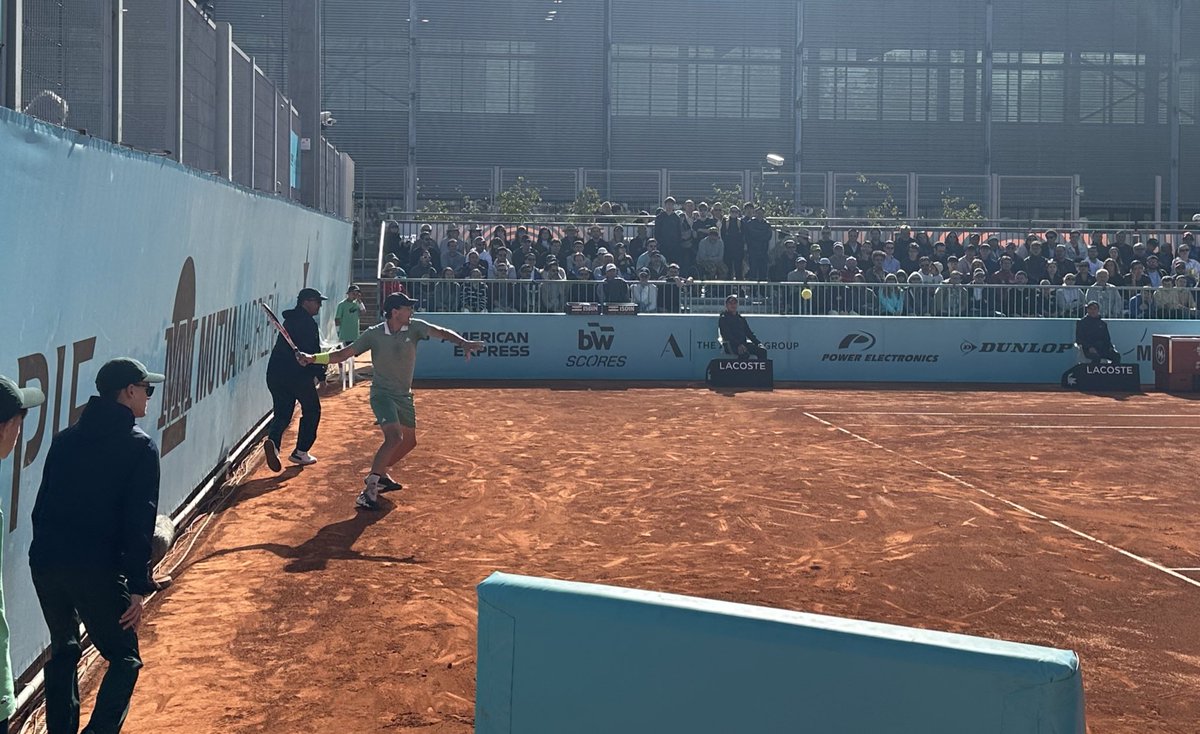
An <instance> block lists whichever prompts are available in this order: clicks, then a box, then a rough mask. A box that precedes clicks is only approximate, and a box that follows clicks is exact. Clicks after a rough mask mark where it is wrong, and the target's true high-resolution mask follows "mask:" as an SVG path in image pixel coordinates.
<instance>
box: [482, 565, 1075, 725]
mask: <svg viewBox="0 0 1200 734" xmlns="http://www.w3.org/2000/svg"><path fill="white" fill-rule="evenodd" d="M478 655H479V671H478V681H477V686H476V695H475V731H476V732H478V734H510V733H513V732H519V733H520V734H561V733H562V732H571V733H572V734H593V733H594V734H608V733H609V732H622V734H641V733H642V732H645V733H646V734H650V733H651V732H688V733H689V734H703V733H707V732H711V733H712V734H726V733H727V732H772V733H773V734H774V733H779V734H782V733H783V732H796V734H802V733H805V732H821V733H832V732H845V733H846V734H851V733H853V734H860V733H868V732H911V733H912V734H965V733H967V732H969V733H970V734H1028V733H1031V732H1045V733H1046V734H1051V733H1054V734H1083V732H1084V730H1085V727H1084V699H1083V678H1082V676H1081V675H1080V671H1079V660H1078V658H1077V657H1076V656H1075V653H1073V652H1068V651H1065V650H1054V649H1051V648H1045V647H1036V646H1033V645H1021V644H1016V643H1011V642H1004V641H1002V640H989V639H983V638H979V637H969V636H967V635H956V634H948V633H945V632H933V631H929V630H921V629H914V628H910V627H898V626H894V625H887V624H878V623H873V622H860V621H856V620H850V619H841V618H838V617H829V616H823V615H816V614H802V613H799V612H789V611H784V610H779V609H767V608H765V607H756V606H750V605H746V604H731V603H729V602H720V601H713V600H710V599H698V598H695V597H687V596H679V595H675V594H663V593H658V592H653V591H642V590H638V589H621V588H616V587H612V586H601V585H597V584H580V583H573V582H569V581H557V580H551V579H539V578H532V577H528V576H513V575H509V574H503V573H496V574H492V576H491V577H489V578H488V579H487V580H485V581H484V582H483V583H482V584H480V585H479V643H478Z"/></svg>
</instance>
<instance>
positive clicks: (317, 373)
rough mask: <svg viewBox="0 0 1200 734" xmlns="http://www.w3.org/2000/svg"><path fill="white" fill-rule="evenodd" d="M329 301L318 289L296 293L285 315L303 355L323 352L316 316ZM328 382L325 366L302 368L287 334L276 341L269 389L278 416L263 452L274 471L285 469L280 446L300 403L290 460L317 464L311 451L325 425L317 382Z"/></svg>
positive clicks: (290, 332) (271, 361)
mask: <svg viewBox="0 0 1200 734" xmlns="http://www.w3.org/2000/svg"><path fill="white" fill-rule="evenodd" d="M325 300H327V299H326V298H325V296H323V295H321V292H320V291H318V290H317V289H315V288H302V289H301V290H300V292H299V293H298V294H296V307H295V308H291V309H288V310H287V311H284V312H283V328H285V329H287V332H288V335H289V336H291V337H292V341H293V342H295V343H296V348H297V349H299V350H300V351H301V352H306V353H308V354H316V353H317V352H319V351H321V337H320V334H319V333H318V330H317V322H316V320H315V318H314V317H315V316H316V315H317V312H318V311H320V310H321V303H322V302H324V301H325ZM324 379H325V367H324V366H323V365H309V366H307V367H301V366H300V363H299V362H297V361H296V354H295V352H293V351H292V348H291V346H290V345H288V343H287V342H286V341H284V339H283V335H282V334H281V335H280V336H279V337H278V338H277V339H276V340H275V348H274V349H272V350H271V359H270V360H269V361H268V362H267V389H268V390H270V391H271V400H272V402H274V404H275V416H274V417H273V418H272V419H271V426H270V427H269V428H268V429H267V438H266V440H265V441H263V453H264V454H266V458H267V466H269V467H271V470H272V471H279V470H280V469H282V468H283V465H282V464H280V463H279V444H280V442H281V441H282V440H283V432H284V431H285V430H286V429H287V427H288V424H289V423H291V422H292V413H294V412H295V410H296V403H300V430H299V432H298V433H297V434H296V449H295V451H293V452H292V453H291V455H290V456H288V461H290V462H292V463H293V464H298V465H300V466H308V465H309V464H315V463H317V460H316V458H314V457H313V456H312V455H311V454H309V453H308V450H309V449H310V448H312V445H313V444H314V443H316V442H317V427H318V426H319V425H320V424H321V398H320V397H319V396H318V395H317V383H319V382H321V381H322V380H324Z"/></svg>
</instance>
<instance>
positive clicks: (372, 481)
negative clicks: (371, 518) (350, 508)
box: [354, 474, 379, 510]
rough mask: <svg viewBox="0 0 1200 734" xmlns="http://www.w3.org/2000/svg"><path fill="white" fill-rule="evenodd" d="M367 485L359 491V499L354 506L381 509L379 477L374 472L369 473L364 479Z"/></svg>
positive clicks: (365, 508)
mask: <svg viewBox="0 0 1200 734" xmlns="http://www.w3.org/2000/svg"><path fill="white" fill-rule="evenodd" d="M363 484H365V485H366V487H365V488H364V489H363V491H361V492H359V493H358V499H356V500H354V506H355V507H357V508H359V509H362V510H378V509H379V477H377V476H375V475H374V474H368V475H367V478H366V479H364V480H363Z"/></svg>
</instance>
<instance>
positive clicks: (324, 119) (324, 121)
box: [321, 112, 337, 128]
mask: <svg viewBox="0 0 1200 734" xmlns="http://www.w3.org/2000/svg"><path fill="white" fill-rule="evenodd" d="M336 124H337V119H335V118H334V116H333V113H332V112H322V113H321V127H322V128H330V127H333V126H334V125H336Z"/></svg>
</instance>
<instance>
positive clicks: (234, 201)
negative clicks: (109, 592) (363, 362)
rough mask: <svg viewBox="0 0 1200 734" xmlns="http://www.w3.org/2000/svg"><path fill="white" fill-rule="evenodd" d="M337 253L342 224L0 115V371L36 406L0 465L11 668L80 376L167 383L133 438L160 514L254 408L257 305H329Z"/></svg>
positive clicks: (27, 629)
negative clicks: (49, 462)
mask: <svg viewBox="0 0 1200 734" xmlns="http://www.w3.org/2000/svg"><path fill="white" fill-rule="evenodd" d="M349 244H350V225H349V224H348V223H347V222H343V221H340V220H336V219H331V218H329V217H327V216H325V215H322V214H319V213H316V212H313V211H311V210H308V209H304V208H302V207H299V206H296V205H294V204H291V203H288V202H286V201H283V200H280V199H276V198H274V197H270V196H264V195H262V194H258V193H254V192H251V191H248V190H246V189H242V188H240V187H236V186H233V185H231V184H228V183H225V182H223V181H220V180H219V179H216V178H214V177H212V176H210V175H207V174H203V173H200V172H197V171H193V170H190V169H186V168H183V167H182V166H179V165H178V164H175V163H173V162H171V161H167V160H164V159H162V158H157V157H153V156H148V155H144V154H141V153H137V152H133V151H130V150H127V149H124V148H119V147H115V146H112V145H109V144H107V143H104V142H100V141H96V140H93V139H91V138H87V137H85V136H79V135H77V134H75V133H73V132H71V131H67V130H62V129H60V128H54V127H51V126H48V125H44V124H42V123H39V122H36V121H34V120H31V119H30V118H27V117H24V116H22V115H19V114H16V113H13V112H11V111H9V110H5V109H3V108H0V314H3V318H0V345H3V348H2V350H0V374H4V375H7V376H8V377H11V378H14V379H16V378H18V377H20V378H22V379H23V380H24V381H27V382H28V383H29V384H30V385H33V386H36V387H40V388H41V389H42V390H43V391H45V392H46V394H47V395H48V396H49V401H48V403H47V405H46V406H45V407H44V408H42V409H35V410H34V411H32V412H31V414H30V415H29V416H28V417H27V418H26V420H25V424H24V426H23V432H22V437H21V440H20V442H19V444H18V454H16V455H15V456H14V457H10V458H9V459H6V460H4V461H3V462H0V498H2V502H0V504H2V507H3V511H4V515H5V518H4V528H3V529H4V532H3V546H4V565H3V570H4V591H5V597H6V600H7V611H8V620H9V625H10V627H12V658H13V664H14V668H15V670H17V671H18V672H20V671H22V670H24V669H26V668H27V667H28V666H29V665H30V664H31V663H32V662H33V660H34V658H35V657H36V656H37V654H38V653H39V652H40V651H41V650H42V648H43V647H44V646H45V644H46V643H47V642H48V638H47V636H46V631H45V629H44V627H43V624H42V619H41V613H40V612H39V610H38V608H37V602H36V598H35V595H34V592H33V587H32V585H31V583H30V581H29V573H28V562H27V558H26V549H27V548H28V545H29V541H30V537H31V535H30V526H29V513H30V510H31V509H32V507H33V501H34V498H35V495H36V491H37V486H38V481H39V480H40V477H41V468H42V462H43V460H44V459H45V456H46V452H47V450H48V448H49V445H50V440H51V438H52V437H53V435H54V434H55V433H56V432H57V431H58V430H61V428H63V427H66V426H67V425H69V424H70V423H71V422H72V421H73V420H74V418H75V417H77V414H78V410H79V408H80V407H81V406H82V405H84V404H85V403H86V402H87V399H88V397H89V396H90V395H92V394H93V393H94V380H95V375H96V370H97V369H99V367H100V365H102V364H103V363H104V362H105V361H107V360H108V359H111V358H112V357H115V356H120V355H130V356H133V357H136V358H138V359H140V360H142V361H144V362H146V364H147V365H149V366H150V367H151V369H154V370H159V371H165V372H166V373H167V375H168V382H167V384H166V385H165V386H164V388H163V389H161V390H160V391H159V392H157V393H155V395H154V397H153V398H152V399H151V402H150V411H151V414H150V415H148V416H147V417H146V418H145V419H143V420H142V421H141V424H142V426H143V428H145V429H146V430H147V431H149V432H150V434H151V435H152V436H154V438H155V440H157V441H158V442H159V445H160V447H161V448H162V453H163V457H162V477H163V479H162V501H161V505H160V509H161V510H162V511H164V512H170V511H172V510H174V509H176V508H178V507H179V506H180V505H181V504H182V503H183V502H184V500H185V499H186V498H187V496H188V495H189V494H190V493H191V492H192V490H193V489H194V488H195V487H197V486H198V485H199V484H200V483H201V482H202V481H203V480H204V478H205V477H206V476H207V475H208V474H209V473H210V472H212V470H213V469H214V468H216V467H217V466H219V465H220V464H221V463H222V462H223V461H224V459H225V457H226V454H227V452H228V451H229V450H230V449H231V448H232V447H233V446H234V445H235V444H236V442H237V441H238V440H239V439H240V438H241V437H242V436H244V435H245V434H246V433H247V432H248V431H249V430H250V429H251V428H252V427H253V426H254V425H255V423H257V421H258V420H260V419H261V418H262V417H263V416H264V415H266V414H267V412H268V411H270V408H271V401H270V397H269V396H268V394H267V391H266V389H265V388H264V385H263V378H264V374H265V370H266V359H265V358H264V355H265V353H266V351H267V350H268V349H269V348H270V346H271V344H272V341H273V339H274V335H273V332H271V331H270V329H269V327H268V326H267V325H266V322H265V320H264V319H263V318H262V316H261V313H260V311H261V309H259V307H258V306H257V302H258V301H260V300H262V301H266V302H268V303H273V304H275V305H281V304H282V305H290V304H291V303H293V302H294V298H295V293H296V291H297V290H298V289H299V288H301V287H302V286H304V285H305V284H307V285H311V286H315V287H317V288H320V289H322V290H324V291H325V292H326V293H332V294H333V295H335V296H336V295H337V294H340V293H342V292H344V290H345V287H346V283H347V280H348V278H349V261H350V258H349ZM323 316H324V318H325V323H324V328H325V332H324V333H327V334H328V335H329V337H330V340H331V341H332V339H333V338H334V337H333V329H332V326H333V325H332V316H333V308H332V306H330V307H329V308H327V309H326V312H325V313H324V314H323Z"/></svg>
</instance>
